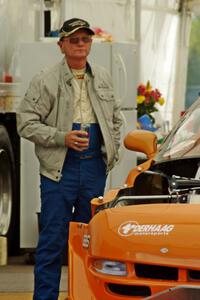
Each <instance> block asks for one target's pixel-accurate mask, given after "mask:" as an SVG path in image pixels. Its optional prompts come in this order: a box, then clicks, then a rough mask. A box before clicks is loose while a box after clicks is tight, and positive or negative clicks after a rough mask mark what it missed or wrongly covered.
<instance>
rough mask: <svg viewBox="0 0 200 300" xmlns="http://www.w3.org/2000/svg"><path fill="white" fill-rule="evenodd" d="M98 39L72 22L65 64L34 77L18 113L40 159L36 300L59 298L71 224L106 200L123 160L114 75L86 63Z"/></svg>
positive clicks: (62, 42)
mask: <svg viewBox="0 0 200 300" xmlns="http://www.w3.org/2000/svg"><path fill="white" fill-rule="evenodd" d="M93 34H94V32H93V30H92V29H91V28H90V26H89V24H88V22H86V21H84V20H81V19H77V18H73V19H70V20H68V21H65V22H64V24H63V26H62V28H61V29H60V39H59V42H58V45H59V47H60V50H61V51H62V53H63V54H64V58H63V60H62V61H61V62H60V63H58V64H56V65H54V66H52V67H50V68H49V69H47V70H45V71H42V72H40V73H39V74H38V75H36V76H35V77H34V78H33V80H32V81H31V83H30V86H29V88H28V90H27V93H26V95H25V97H24V99H23V101H22V102H21V104H20V106H19V109H18V114H17V124H18V132H19V134H20V136H22V137H24V138H26V139H28V140H30V141H32V142H33V143H34V144H35V152H36V155H37V157H38V159H39V162H40V176H41V214H40V234H39V241H38V246H37V251H36V264H35V289H34V300H56V299H58V291H59V282H60V275H61V259H62V252H63V249H64V247H65V245H66V241H67V238H68V230H69V222H70V221H73V220H74V221H80V222H85V223H87V222H89V220H90V218H91V208H90V200H91V199H92V198H94V197H97V196H100V195H103V192H104V187H105V182H106V175H107V173H108V172H109V170H111V168H112V167H113V166H114V164H115V162H116V161H117V159H118V149H119V144H120V126H121V117H120V107H119V103H117V101H116V100H115V97H114V93H113V86H112V81H111V78H110V76H109V74H108V73H107V71H106V70H104V69H103V68H102V67H100V66H95V65H94V66H93V65H90V64H89V63H88V62H87V56H88V54H89V52H90V48H91V44H92V35H93ZM47 55H48V53H47ZM33 63H34V62H33ZM88 131H89V132H88Z"/></svg>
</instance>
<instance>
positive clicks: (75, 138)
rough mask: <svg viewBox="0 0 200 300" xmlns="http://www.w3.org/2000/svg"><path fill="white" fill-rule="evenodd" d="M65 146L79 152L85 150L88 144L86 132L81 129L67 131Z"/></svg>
mask: <svg viewBox="0 0 200 300" xmlns="http://www.w3.org/2000/svg"><path fill="white" fill-rule="evenodd" d="M65 146H66V147H68V148H72V149H74V150H76V151H79V152H81V151H83V150H86V149H87V148H88V146H89V138H88V133H87V132H86V131H82V130H72V131H69V132H68V133H67V134H66V136H65Z"/></svg>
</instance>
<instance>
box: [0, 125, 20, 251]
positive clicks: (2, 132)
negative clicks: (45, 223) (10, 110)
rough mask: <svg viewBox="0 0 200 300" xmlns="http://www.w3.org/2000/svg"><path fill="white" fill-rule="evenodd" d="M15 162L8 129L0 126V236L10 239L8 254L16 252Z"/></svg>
mask: <svg viewBox="0 0 200 300" xmlns="http://www.w3.org/2000/svg"><path fill="white" fill-rule="evenodd" d="M15 194H16V175H15V161H14V155H13V149H12V144H11V141H10V138H9V135H8V132H7V130H6V128H5V127H4V126H3V125H1V124H0V235H1V236H6V237H7V239H8V254H12V252H13V251H15V250H16V237H17V236H18V232H16V230H18V228H17V226H15V224H16V223H18V222H17V218H19V216H17V212H16V206H17V203H16V202H17V199H15V198H16V197H15Z"/></svg>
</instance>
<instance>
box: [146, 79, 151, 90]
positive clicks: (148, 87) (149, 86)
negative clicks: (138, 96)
mask: <svg viewBox="0 0 200 300" xmlns="http://www.w3.org/2000/svg"><path fill="white" fill-rule="evenodd" d="M151 90H152V86H151V84H150V81H149V80H148V81H147V85H146V91H147V92H151Z"/></svg>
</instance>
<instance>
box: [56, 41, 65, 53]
mask: <svg viewBox="0 0 200 300" xmlns="http://www.w3.org/2000/svg"><path fill="white" fill-rule="evenodd" d="M57 45H58V47H59V48H60V51H61V52H62V53H64V50H63V49H62V41H58V42H57Z"/></svg>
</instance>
